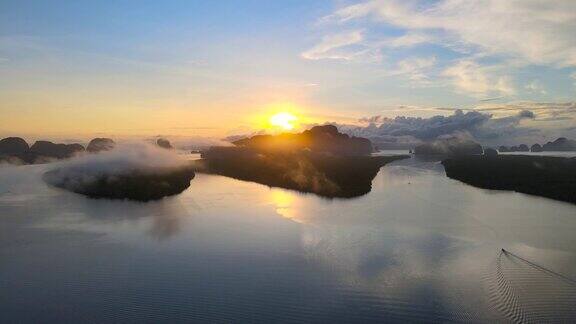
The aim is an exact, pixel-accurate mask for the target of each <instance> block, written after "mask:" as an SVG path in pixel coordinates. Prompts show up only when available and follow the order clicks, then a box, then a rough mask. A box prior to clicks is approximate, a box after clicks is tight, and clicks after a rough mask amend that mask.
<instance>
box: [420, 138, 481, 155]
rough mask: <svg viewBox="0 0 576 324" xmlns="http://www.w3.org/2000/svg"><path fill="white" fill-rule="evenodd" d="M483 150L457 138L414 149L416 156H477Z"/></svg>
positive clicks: (469, 141) (439, 140)
mask: <svg viewBox="0 0 576 324" xmlns="http://www.w3.org/2000/svg"><path fill="white" fill-rule="evenodd" d="M483 152H484V150H483V149H482V145H480V144H478V143H476V142H474V141H472V140H469V139H459V138H447V139H438V140H435V141H433V142H428V143H424V144H420V145H418V146H416V147H415V148H414V154H416V155H446V156H459V155H479V154H482V153H483Z"/></svg>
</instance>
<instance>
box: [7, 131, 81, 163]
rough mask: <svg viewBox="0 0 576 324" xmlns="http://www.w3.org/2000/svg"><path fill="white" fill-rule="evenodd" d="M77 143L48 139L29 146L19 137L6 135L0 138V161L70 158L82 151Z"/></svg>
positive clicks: (47, 160) (17, 161) (41, 161)
mask: <svg viewBox="0 0 576 324" xmlns="http://www.w3.org/2000/svg"><path fill="white" fill-rule="evenodd" d="M84 151H85V149H84V146H82V145H81V144H78V143H73V144H63V143H53V142H50V141H43V140H40V141H36V142H34V144H32V146H29V145H28V143H26V141H25V140H24V139H22V138H20V137H7V138H4V139H2V140H0V162H7V163H10V164H38V163H47V162H51V161H54V160H60V159H67V158H71V157H73V156H75V155H77V154H79V153H82V152H84Z"/></svg>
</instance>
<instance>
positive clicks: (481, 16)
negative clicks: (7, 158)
mask: <svg viewBox="0 0 576 324" xmlns="http://www.w3.org/2000/svg"><path fill="white" fill-rule="evenodd" d="M575 32H576V2H575V1H573V0H538V1H537V0H440V1H424V0H382V1H380V0H376V1H339V0H329V1H320V0H319V1H309V0H302V1H299V0H288V1H264V0H261V1H250V0H243V1H234V0H228V1H192V0H189V1H157V0H156V1H147V0H139V1H126V0H119V1H82V0H79V1H62V0H51V1H41V0H38V1H31V0H17V1H14V0H2V1H1V2H0V135H27V136H32V137H34V136H36V137H38V136H41V135H48V134H51V135H55V134H57V135H61V136H81V135H91V134H113V135H126V136H128V135H130V136H137V135H156V134H167V135H174V136H177V135H178V136H180V135H182V136H212V137H224V136H229V135H235V134H241V133H249V132H253V131H258V128H259V127H260V126H261V125H260V121H261V120H262V118H264V117H263V116H269V115H271V114H273V113H275V112H279V111H290V112H292V113H293V114H294V115H296V116H297V117H298V118H299V119H300V121H301V123H302V124H303V125H304V124H306V125H307V124H312V123H324V122H334V123H338V124H341V125H353V126H355V127H360V128H361V129H360V130H362V131H363V134H366V132H368V131H369V129H370V128H369V127H372V128H373V126H374V124H375V125H376V126H381V125H382V123H390V122H391V120H393V118H395V117H396V116H404V117H406V118H411V117H414V118H417V117H420V118H424V119H425V120H428V119H430V118H432V117H433V116H436V115H440V116H446V117H447V118H452V117H454V118H453V119H450V120H462V118H460V117H459V116H460V115H458V114H460V113H461V112H464V113H465V114H462V115H465V116H468V117H470V118H473V117H474V114H478V113H479V114H482V115H483V116H485V117H488V119H487V120H488V121H490V122H491V123H496V124H498V125H502V124H506V125H508V126H510V127H512V128H513V129H514V131H516V130H517V129H519V128H520V129H521V131H520V133H521V134H524V135H526V134H528V133H530V132H531V131H533V130H534V129H539V130H543V132H540V133H538V136H537V137H533V138H530V140H536V139H537V138H538V139H542V140H544V139H545V138H549V137H552V136H560V135H563V136H571V135H573V134H574V136H576V131H575V130H574V129H575V127H576V122H575V120H576V119H574V118H576V104H575V103H574V102H575V101H576V37H574V33H575ZM458 109H460V110H458ZM523 111H529V112H530V113H532V115H530V114H526V113H524V115H522V114H523ZM469 112H470V113H472V114H467V113H469ZM502 119H503V120H504V121H501V120H502ZM512 120H513V122H512ZM433 121H436V120H433ZM483 125H484V124H483ZM493 126H494V125H491V126H490V127H492V128H494V127H493ZM387 127H388V126H387ZM463 130H464V131H466V128H464V129H463ZM507 131H510V130H509V129H508V128H507ZM508 134H509V135H510V134H511V133H508ZM531 134H534V133H531Z"/></svg>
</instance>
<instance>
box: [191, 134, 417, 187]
mask: <svg viewBox="0 0 576 324" xmlns="http://www.w3.org/2000/svg"><path fill="white" fill-rule="evenodd" d="M233 144H234V146H231V147H212V148H210V149H208V150H207V151H204V152H202V155H201V157H202V159H200V160H197V161H195V162H194V165H195V170H196V171H198V172H205V173H211V174H218V175H223V176H227V177H231V178H235V179H239V180H245V181H252V182H256V183H260V184H264V185H267V186H270V187H280V188H285V189H291V190H297V191H299V192H305V193H314V194H316V195H318V196H321V197H326V198H351V197H357V196H361V195H364V194H366V193H368V192H370V190H371V189H372V180H373V179H374V177H375V176H376V174H377V173H378V171H379V170H380V168H381V167H382V166H384V165H385V164H387V163H389V162H392V161H395V160H398V159H403V158H408V157H409V156H407V155H401V156H385V157H384V156H371V155H370V154H371V153H372V150H373V148H372V145H371V142H370V141H369V140H367V139H365V138H359V137H349V136H348V135H346V134H342V133H340V132H339V131H338V130H337V128H336V127H335V126H332V125H324V126H315V127H313V128H312V129H310V130H306V131H304V132H302V133H297V134H280V135H257V136H253V137H251V138H246V139H241V140H238V141H235V142H233Z"/></svg>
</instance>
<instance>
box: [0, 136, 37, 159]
mask: <svg viewBox="0 0 576 324" xmlns="http://www.w3.org/2000/svg"><path fill="white" fill-rule="evenodd" d="M29 148H30V146H28V143H26V141H25V140H24V139H23V138H20V137H6V138H3V139H1V140H0V155H14V154H22V153H24V152H26V151H28V149H29Z"/></svg>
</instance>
